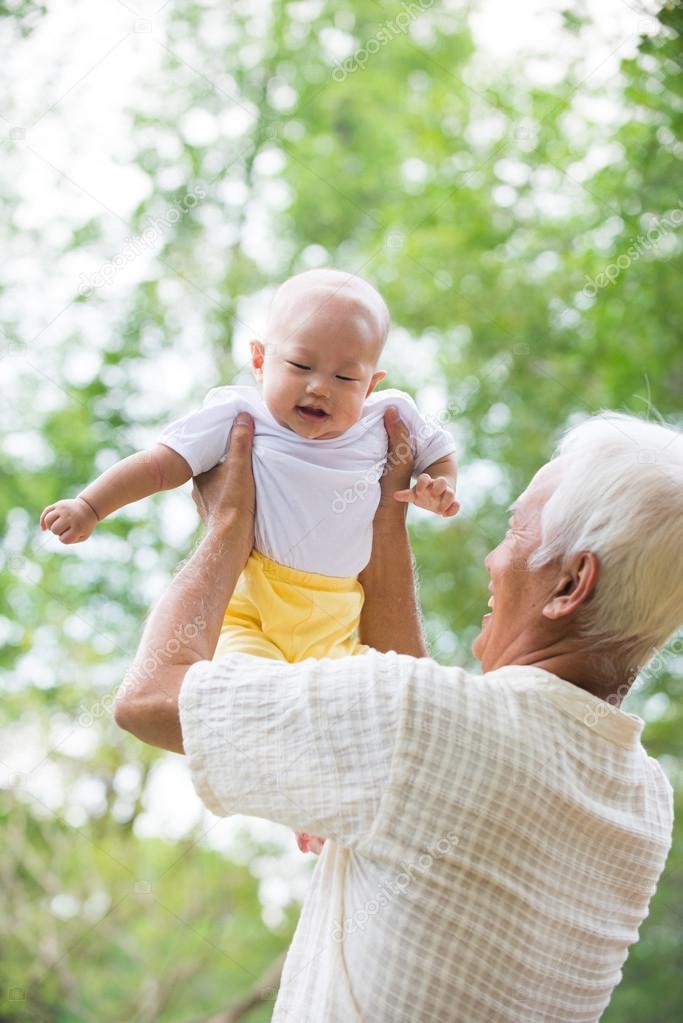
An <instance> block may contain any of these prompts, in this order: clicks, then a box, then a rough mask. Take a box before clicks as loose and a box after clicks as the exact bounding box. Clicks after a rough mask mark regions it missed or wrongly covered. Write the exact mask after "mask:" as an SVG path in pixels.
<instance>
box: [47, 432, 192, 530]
mask: <svg viewBox="0 0 683 1023" xmlns="http://www.w3.org/2000/svg"><path fill="white" fill-rule="evenodd" d="M191 476H192V470H191V468H190V466H189V465H188V463H187V462H186V461H185V459H184V458H183V457H182V455H179V454H178V453H177V452H176V451H173V450H172V449H171V448H169V447H166V445H165V444H156V445H155V446H154V447H153V448H151V449H150V450H149V451H136V453H135V454H134V455H129V456H128V458H124V459H123V460H122V461H121V462H117V463H116V465H112V466H111V467H110V468H109V469H107V470H106V471H105V472H103V473H102V475H101V476H99V477H98V478H97V479H96V480H95V481H94V482H93V483H90V484H88V486H87V487H86V488H85V490H83V491H81V493H80V494H79V495H78V497H76V498H73V499H67V500H63V501H57V503H56V504H50V505H48V507H47V508H45V509H44V511H43V513H42V515H41V516H40V528H41V529H49V530H50V531H51V532H52V533H54V534H55V535H56V536H58V537H59V539H60V540H61V542H62V543H66V544H71V543H80V541H82V540H87V539H88V537H89V536H90V534H91V533H92V531H93V529H94V528H95V526H96V525H97V523H98V522H99V521H100V519H104V518H106V517H107V515H111V513H112V512H114V511H116V510H117V509H118V508H123V506H124V505H126V504H133V502H134V501H139V500H140V499H141V498H143V497H149V496H150V494H156V493H158V492H159V491H160V490H172V489H173V488H174V487H179V486H181V484H183V483H186V482H187V481H188V480H189V479H190V477H191Z"/></svg>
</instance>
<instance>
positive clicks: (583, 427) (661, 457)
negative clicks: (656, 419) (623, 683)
mask: <svg viewBox="0 0 683 1023" xmlns="http://www.w3.org/2000/svg"><path fill="white" fill-rule="evenodd" d="M554 457H555V458H561V459H562V461H563V463H564V464H563V469H564V471H563V473H562V477H561V480H560V483H559V485H558V487H557V490H556V491H555V492H554V493H553V494H552V496H551V497H550V498H549V500H548V501H547V502H546V504H545V506H544V508H543V512H542V515H541V544H540V547H539V549H538V550H537V551H536V552H535V553H534V554H533V555H532V557H531V559H530V561H529V567H530V568H534V567H537V566H539V565H543V564H546V563H547V562H549V561H552V560H554V559H556V558H559V559H560V560H561V561H564V560H566V559H568V558H570V557H571V556H572V555H574V554H577V553H579V552H580V551H590V552H592V553H593V554H595V555H596V556H597V558H598V560H599V563H600V571H599V578H598V583H597V586H596V590H595V595H594V597H593V599H592V600H591V602H590V604H589V605H588V607H587V609H586V615H585V617H584V620H583V629H582V631H583V634H584V636H586V638H590V639H592V640H593V641H594V642H595V643H596V644H598V645H601V644H604V643H607V644H609V645H610V646H614V645H615V644H618V647H619V652H620V655H624V656H625V657H626V658H627V659H628V660H629V661H630V662H631V663H632V664H634V665H638V666H642V664H644V663H645V661H647V660H649V658H650V656H651V655H652V654H653V653H654V652H655V650H656V649H657V648H659V647H660V646H662V645H663V644H664V643H665V642H666V640H667V638H668V637H669V636H670V635H671V633H672V632H674V631H675V630H676V629H677V628H679V627H680V626H681V624H683V433H681V431H680V430H677V429H675V428H673V427H670V426H667V425H659V424H658V423H652V422H646V421H645V420H643V419H639V418H637V417H636V416H629V415H624V414H622V413H618V412H602V413H600V414H599V415H596V416H592V417H591V418H590V419H587V420H585V421H584V422H582V423H580V424H579V425H578V426H575V427H573V428H572V429H570V430H569V431H568V432H567V433H566V434H565V436H564V437H563V439H562V440H561V442H560V444H559V447H558V448H557V451H556V452H555V455H554Z"/></svg>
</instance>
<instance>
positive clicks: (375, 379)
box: [365, 369, 386, 398]
mask: <svg viewBox="0 0 683 1023" xmlns="http://www.w3.org/2000/svg"><path fill="white" fill-rule="evenodd" d="M385 376H386V373H385V372H384V370H383V369H378V370H377V372H376V373H373V374H372V377H371V379H370V386H369V387H368V389H367V391H366V394H365V397H366V398H367V396H368V394H372V392H373V391H374V389H375V388H376V387H377V384H378V383H379V382H380V380H384V378H385Z"/></svg>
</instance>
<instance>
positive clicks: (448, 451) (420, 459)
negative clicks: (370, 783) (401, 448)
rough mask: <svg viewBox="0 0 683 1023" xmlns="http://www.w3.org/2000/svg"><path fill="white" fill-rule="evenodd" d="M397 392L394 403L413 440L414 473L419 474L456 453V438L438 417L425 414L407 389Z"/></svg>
mask: <svg viewBox="0 0 683 1023" xmlns="http://www.w3.org/2000/svg"><path fill="white" fill-rule="evenodd" d="M382 393H385V392H382ZM395 393H396V395H397V398H396V399H395V400H393V404H395V405H396V406H397V407H398V411H399V414H400V416H401V419H403V420H404V422H405V423H406V426H407V427H408V429H409V430H410V436H411V440H412V442H413V450H414V452H415V465H414V467H413V475H414V476H419V474H420V473H421V472H424V471H425V469H426V468H427V466H429V465H432V463H433V462H437V461H438V460H439V459H440V458H445V456H446V455H452V454H455V440H454V439H453V436H452V434H450V433H449V432H448V430H446V429H444V427H443V426H441V424H440V423H439V422H438V420H437V419H436V417H434V416H425V415H423V414H422V412H420V410H419V408H418V407H417V405H416V404H415V402H414V401H413V399H412V398H411V397H410V395H409V394H406V393H405V391H396V392H395Z"/></svg>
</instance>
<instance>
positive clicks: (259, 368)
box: [249, 341, 266, 382]
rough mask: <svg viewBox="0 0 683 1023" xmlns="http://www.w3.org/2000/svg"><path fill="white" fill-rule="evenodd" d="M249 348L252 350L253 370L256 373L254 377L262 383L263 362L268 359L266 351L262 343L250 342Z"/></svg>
mask: <svg viewBox="0 0 683 1023" xmlns="http://www.w3.org/2000/svg"><path fill="white" fill-rule="evenodd" d="M249 348H250V350H251V368H252V369H253V371H254V376H255V377H256V379H257V380H258V381H259V382H260V381H261V379H262V377H263V362H264V359H265V357H266V350H265V348H264V347H263V345H262V343H261V342H260V341H250V342H249Z"/></svg>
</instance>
